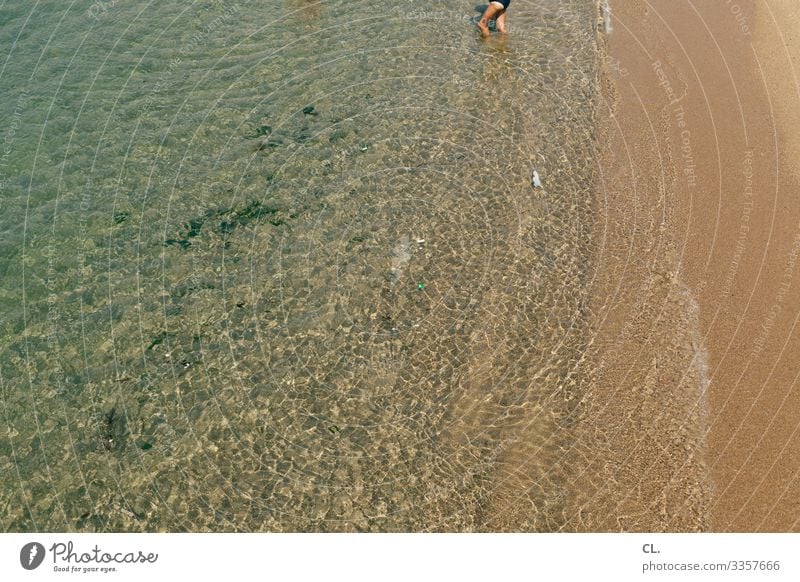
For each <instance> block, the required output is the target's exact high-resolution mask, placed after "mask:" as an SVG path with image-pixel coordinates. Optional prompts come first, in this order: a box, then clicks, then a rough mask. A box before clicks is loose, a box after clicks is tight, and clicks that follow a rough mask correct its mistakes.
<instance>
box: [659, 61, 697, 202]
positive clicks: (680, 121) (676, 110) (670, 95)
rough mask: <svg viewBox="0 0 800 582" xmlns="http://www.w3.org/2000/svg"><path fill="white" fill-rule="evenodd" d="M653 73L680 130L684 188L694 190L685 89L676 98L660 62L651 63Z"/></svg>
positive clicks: (694, 169) (693, 166)
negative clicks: (684, 99)
mask: <svg viewBox="0 0 800 582" xmlns="http://www.w3.org/2000/svg"><path fill="white" fill-rule="evenodd" d="M653 71H654V72H655V74H656V77H657V78H658V86H659V87H661V88H662V89H663V90H664V93H665V94H666V96H667V99H668V100H669V107H671V108H672V115H673V117H674V118H675V124H676V125H677V126H678V129H679V130H680V144H679V150H680V152H681V156H680V157H681V161H682V162H683V175H684V177H685V179H686V186H687V187H689V188H694V187H695V186H697V164H696V163H695V160H694V153H693V151H692V132H691V131H690V130H689V128H688V124H687V122H686V110H684V108H683V105H681V101H683V98H684V97H686V89H685V88H684V90H683V93H682V94H681V95H680V96H678V93H677V92H676V91H675V89H674V87H673V86H672V83H671V82H670V80H669V77H668V76H667V73H666V72H665V71H664V68H663V66H662V65H661V61H658V60H657V61H654V62H653Z"/></svg>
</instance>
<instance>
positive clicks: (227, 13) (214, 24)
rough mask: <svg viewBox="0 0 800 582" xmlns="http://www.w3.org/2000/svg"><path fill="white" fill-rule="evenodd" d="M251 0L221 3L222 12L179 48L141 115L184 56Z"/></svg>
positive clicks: (153, 89) (168, 82)
mask: <svg viewBox="0 0 800 582" xmlns="http://www.w3.org/2000/svg"><path fill="white" fill-rule="evenodd" d="M249 3H250V0H242V1H241V2H236V3H234V4H231V5H227V4H224V3H221V6H222V12H223V13H222V14H221V15H219V16H217V17H216V18H215V19H214V20H212V21H211V22H209V23H208V24H205V25H203V28H202V30H201V31H200V32H197V33H195V34H194V35H193V36H192V38H191V39H189V42H187V43H186V44H184V45H183V46H182V47H181V48H180V49H178V54H177V55H176V56H174V57H173V58H172V60H170V61H169V64H168V65H167V70H166V71H165V72H164V73H162V75H161V77H160V78H159V80H158V81H157V82H156V84H155V85H154V86H153V88H152V89H151V90H150V93H149V94H148V95H147V97H146V98H145V100H144V104H143V105H142V106H141V107H140V108H139V111H138V113H139V115H142V114H144V113H147V112H148V111H150V109H152V107H153V103H154V102H155V100H156V98H157V96H158V95H159V94H160V93H162V92H163V91H164V89H166V88H167V87H169V85H171V84H172V83H173V81H174V79H175V70H176V69H177V68H178V67H179V66H180V64H181V63H182V62H183V58H184V57H185V56H186V55H188V54H190V53H191V52H192V51H193V50H195V49H196V48H197V47H198V46H200V45H201V44H202V43H203V42H204V41H205V39H206V37H207V36H208V35H209V34H211V33H212V32H214V31H215V30H216V29H217V28H219V27H220V26H222V25H223V24H225V23H226V22H228V21H229V20H230V19H231V18H233V17H234V16H236V15H237V14H238V13H239V10H240V9H241V5H244V4H249Z"/></svg>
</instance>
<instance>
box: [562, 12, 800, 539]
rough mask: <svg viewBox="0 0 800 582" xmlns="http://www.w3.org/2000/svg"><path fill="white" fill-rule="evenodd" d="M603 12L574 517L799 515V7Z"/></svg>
mask: <svg viewBox="0 0 800 582" xmlns="http://www.w3.org/2000/svg"><path fill="white" fill-rule="evenodd" d="M612 10H613V12H612V18H611V20H610V22H611V25H612V28H611V30H610V31H608V30H606V31H605V34H603V35H602V37H601V39H600V42H601V44H603V46H604V48H605V57H604V62H603V65H602V67H601V69H602V71H601V79H600V83H601V88H602V93H603V97H604V103H603V104H602V106H601V108H600V111H599V112H598V128H599V134H598V135H599V140H598V143H599V144H600V146H599V147H600V151H599V152H598V158H599V164H600V169H599V176H600V191H599V194H598V197H597V200H598V208H597V211H598V213H599V216H600V217H601V219H600V220H598V225H597V229H596V232H595V237H596V240H597V241H598V251H597V252H598V255H597V257H596V264H597V272H596V275H595V279H594V287H593V289H594V294H593V296H594V300H593V304H592V310H591V311H592V314H593V318H594V326H595V330H596V335H595V341H594V345H593V356H594V358H595V361H596V363H597V377H596V382H595V385H594V388H593V389H592V391H591V392H590V393H589V394H588V395H587V398H586V400H585V403H584V411H583V422H582V428H581V432H580V436H579V438H578V439H577V442H578V443H579V446H577V447H576V454H577V455H578V458H585V459H588V460H590V462H589V463H588V469H587V470H586V471H584V472H583V473H581V476H580V477H578V483H576V484H575V490H577V491H582V492H583V494H582V495H578V496H576V498H575V503H576V507H575V508H574V511H573V513H574V515H576V518H575V520H576V521H575V522H574V523H572V524H570V525H571V529H578V530H582V531H597V530H602V531H618V530H628V531H631V530H635V531H648V530H651V531H652V530H655V531H662V530H667V531H797V530H798V528H800V501H798V500H800V470H799V469H800V447H798V446H797V443H798V437H800V422H799V421H798V411H800V390H798V388H797V375H798V370H800V357H798V356H799V355H800V353H799V351H800V339H798V335H797V334H796V333H795V326H796V323H797V316H798V313H800V293H798V292H797V288H798V285H800V281H798V269H797V267H796V260H797V257H798V251H800V209H799V208H798V207H797V205H796V204H794V203H793V199H792V193H793V192H796V187H797V179H798V174H797V167H796V160H797V153H798V143H800V141H798V138H797V136H796V132H795V131H794V130H793V128H796V127H797V121H798V113H797V111H798V105H800V103H799V101H800V100H799V98H798V97H799V93H798V85H797V76H796V66H797V63H798V62H800V61H799V60H798V57H799V56H800V41H798V40H797V37H796V34H797V31H798V30H800V11H799V10H798V7H797V6H796V3H793V2H790V1H780V2H776V1H772V0H770V1H766V0H760V1H759V2H757V3H755V6H753V5H751V4H749V3H738V4H737V3H735V2H733V1H724V2H716V3H713V4H712V3H691V2H672V1H668V0H655V1H649V2H645V1H639V0H635V1H629V2H628V1H626V2H618V3H612ZM600 20H602V18H601V19H600ZM576 462H579V461H576Z"/></svg>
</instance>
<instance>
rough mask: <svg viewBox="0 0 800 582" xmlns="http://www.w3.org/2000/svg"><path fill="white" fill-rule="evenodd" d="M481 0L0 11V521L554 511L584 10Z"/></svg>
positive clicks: (575, 225)
mask: <svg viewBox="0 0 800 582" xmlns="http://www.w3.org/2000/svg"><path fill="white" fill-rule="evenodd" d="M478 14H479V13H478V12H477V11H476V7H475V6H474V5H473V4H472V3H470V2H463V1H456V0H432V1H431V2H426V3H419V2H406V1H404V0H401V1H398V2H390V1H388V0H364V1H361V2H345V1H341V0H330V1H318V2H317V1H313V0H296V1H290V0H266V1H260V2H256V1H249V2H248V1H245V0H240V1H236V0H230V1H226V2H222V1H217V0H214V1H196V2H190V1H186V2H176V1H165V0H162V1H160V2H134V1H132V0H106V1H101V0H97V1H95V2H91V1H89V0H76V1H72V2H69V1H68V2H22V1H20V0H16V1H12V2H8V1H6V2H3V3H2V4H0V35H1V36H2V42H0V46H2V47H3V51H2V52H3V54H2V59H1V62H2V65H0V87H1V88H2V94H3V99H2V100H0V119H2V126H0V188H1V189H0V248H1V249H2V253H0V274H1V275H2V278H1V279H0V280H1V281H2V285H0V528H2V529H3V530H6V531H54V530H58V531H162V530H166V531H263V530H268V531H297V530H300V531H353V530H358V531H430V530H435V531H442V530H444V531H478V530H496V529H520V530H533V531H548V530H555V529H558V528H559V527H560V526H561V525H562V524H563V523H565V521H566V520H567V519H568V516H566V515H565V512H566V511H567V510H566V504H565V499H566V497H567V496H568V495H569V491H568V483H569V481H570V471H572V468H571V467H569V466H564V465H563V464H562V463H559V459H561V457H562V454H563V452H564V451H566V450H567V449H568V448H569V446H570V424H571V423H572V421H573V420H574V412H575V407H574V403H575V402H576V401H578V400H579V397H580V395H581V390H582V389H583V388H582V387H583V386H584V384H585V381H586V380H585V378H582V377H581V376H580V373H579V372H580V366H579V362H580V360H581V357H582V354H583V353H585V348H586V346H585V345H584V344H585V341H586V340H585V338H586V335H585V333H584V331H585V325H586V313H585V300H586V292H587V282H586V273H587V261H588V257H589V256H590V248H591V240H590V234H591V228H592V192H593V189H592V184H593V179H594V174H593V167H594V154H593V147H594V142H593V139H594V137H593V115H594V110H595V99H596V98H595V91H596V88H595V76H596V75H595V71H596V68H597V62H596V61H597V56H596V52H597V51H596V47H595V30H594V28H595V25H596V16H597V12H596V8H595V3H594V2H593V1H590V0H539V1H532V2H523V1H522V0H514V1H513V2H512V4H511V7H510V9H509V12H508V22H509V25H510V28H511V32H510V34H509V35H508V37H507V38H506V39H500V38H498V36H497V35H493V36H492V37H491V38H490V39H488V40H486V41H482V40H481V39H480V38H479V37H478V35H477V34H476V31H475V28H474V26H473V25H472V24H471V23H470V19H472V18H473V17H475V16H477V15H478ZM534 169H535V170H537V171H538V173H539V175H540V176H541V179H542V183H543V186H544V188H543V189H534V188H533V187H532V186H531V173H532V171H533V170H534Z"/></svg>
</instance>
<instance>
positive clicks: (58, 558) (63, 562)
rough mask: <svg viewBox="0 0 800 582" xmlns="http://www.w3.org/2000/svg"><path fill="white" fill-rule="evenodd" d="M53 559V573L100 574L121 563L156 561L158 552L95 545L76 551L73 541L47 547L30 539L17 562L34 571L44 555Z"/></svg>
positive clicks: (117, 568) (23, 547)
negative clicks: (106, 548)
mask: <svg viewBox="0 0 800 582" xmlns="http://www.w3.org/2000/svg"><path fill="white" fill-rule="evenodd" d="M48 554H49V556H50V557H51V558H52V562H51V564H52V568H53V571H54V572H65V573H67V572H69V573H82V574H89V573H101V574H107V573H110V572H118V571H120V568H119V566H120V565H122V564H155V563H156V562H157V561H158V554H156V553H153V552H147V553H145V552H143V551H142V550H136V551H114V550H109V551H106V550H105V549H103V548H101V547H100V546H99V545H97V544H95V545H94V547H92V548H90V549H89V550H84V551H81V550H78V549H76V546H75V544H74V543H73V542H72V541H68V542H66V543H64V542H56V543H54V544H53V545H52V546H50V548H49V549H48V550H45V547H44V546H43V545H42V544H40V543H39V542H29V543H27V544H25V545H24V546H22V549H21V550H20V552H19V562H20V565H21V566H22V567H23V568H24V569H26V570H35V569H36V568H38V567H39V566H41V565H42V563H43V562H44V560H45V558H46V557H47V556H48Z"/></svg>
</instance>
